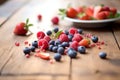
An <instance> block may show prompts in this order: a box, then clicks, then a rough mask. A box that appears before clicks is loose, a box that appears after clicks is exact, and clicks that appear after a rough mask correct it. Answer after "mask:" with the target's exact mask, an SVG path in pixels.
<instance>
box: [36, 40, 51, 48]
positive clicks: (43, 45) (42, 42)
mask: <svg viewBox="0 0 120 80" xmlns="http://www.w3.org/2000/svg"><path fill="white" fill-rule="evenodd" d="M38 46H39V47H40V48H41V50H47V49H48V46H49V44H48V41H47V40H45V39H40V40H39V41H38Z"/></svg>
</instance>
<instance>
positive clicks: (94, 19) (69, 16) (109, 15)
mask: <svg viewBox="0 0 120 80" xmlns="http://www.w3.org/2000/svg"><path fill="white" fill-rule="evenodd" d="M59 11H60V13H59V14H60V15H62V17H64V19H66V20H68V21H71V22H73V24H74V25H77V26H80V27H87V28H93V27H105V26H107V25H109V24H110V23H112V22H115V21H118V20H120V12H119V11H118V10H117V9H116V8H114V7H109V6H105V5H97V6H79V7H76V8H75V7H68V8H66V9H59Z"/></svg>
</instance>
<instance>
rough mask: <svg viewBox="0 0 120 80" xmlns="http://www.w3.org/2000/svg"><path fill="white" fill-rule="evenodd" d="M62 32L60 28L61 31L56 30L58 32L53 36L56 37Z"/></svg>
mask: <svg viewBox="0 0 120 80" xmlns="http://www.w3.org/2000/svg"><path fill="white" fill-rule="evenodd" d="M62 32H63V31H62V30H61V31H58V32H57V33H56V34H55V38H58V37H59V36H60V34H61V33H62Z"/></svg>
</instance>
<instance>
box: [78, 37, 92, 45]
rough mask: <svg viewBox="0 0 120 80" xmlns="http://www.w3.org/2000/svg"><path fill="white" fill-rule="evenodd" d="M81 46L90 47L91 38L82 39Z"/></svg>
mask: <svg viewBox="0 0 120 80" xmlns="http://www.w3.org/2000/svg"><path fill="white" fill-rule="evenodd" d="M78 44H79V46H85V47H88V46H89V45H90V40H89V39H85V38H84V39H82V40H81V41H80V42H79V43H78Z"/></svg>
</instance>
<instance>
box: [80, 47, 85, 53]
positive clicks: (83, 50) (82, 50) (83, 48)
mask: <svg viewBox="0 0 120 80" xmlns="http://www.w3.org/2000/svg"><path fill="white" fill-rule="evenodd" d="M78 52H80V53H85V52H86V48H85V47H84V46H79V47H78Z"/></svg>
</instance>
